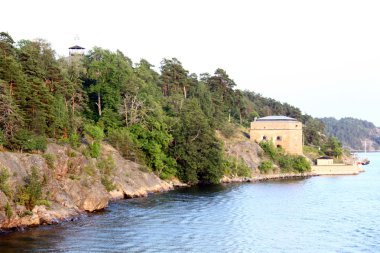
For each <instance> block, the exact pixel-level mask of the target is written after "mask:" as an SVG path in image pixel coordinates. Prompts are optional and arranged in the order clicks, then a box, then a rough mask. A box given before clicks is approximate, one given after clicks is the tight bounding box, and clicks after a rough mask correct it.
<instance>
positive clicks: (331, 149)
mask: <svg viewBox="0 0 380 253" xmlns="http://www.w3.org/2000/svg"><path fill="white" fill-rule="evenodd" d="M322 151H323V152H324V153H325V154H326V155H328V156H333V157H336V158H338V157H340V156H342V154H343V149H342V145H341V143H340V142H339V140H338V139H337V138H335V137H329V139H328V140H327V142H326V143H325V144H324V145H323V146H322Z"/></svg>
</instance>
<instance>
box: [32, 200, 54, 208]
mask: <svg viewBox="0 0 380 253" xmlns="http://www.w3.org/2000/svg"><path fill="white" fill-rule="evenodd" d="M36 205H37V206H46V207H49V208H50V207H51V202H50V201H49V200H46V199H39V200H37V201H36Z"/></svg>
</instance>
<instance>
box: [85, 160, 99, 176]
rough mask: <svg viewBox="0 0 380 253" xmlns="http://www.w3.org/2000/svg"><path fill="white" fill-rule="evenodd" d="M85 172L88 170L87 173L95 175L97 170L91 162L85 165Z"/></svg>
mask: <svg viewBox="0 0 380 253" xmlns="http://www.w3.org/2000/svg"><path fill="white" fill-rule="evenodd" d="M84 172H86V174H87V175H89V176H93V175H95V173H96V171H95V167H94V165H93V164H92V163H89V164H87V165H86V166H84Z"/></svg>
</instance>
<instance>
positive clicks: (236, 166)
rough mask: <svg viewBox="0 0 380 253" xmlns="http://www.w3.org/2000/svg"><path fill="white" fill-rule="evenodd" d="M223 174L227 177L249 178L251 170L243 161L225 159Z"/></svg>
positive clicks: (231, 158)
mask: <svg viewBox="0 0 380 253" xmlns="http://www.w3.org/2000/svg"><path fill="white" fill-rule="evenodd" d="M224 167H225V172H224V174H226V175H229V176H238V177H251V169H250V168H249V167H248V166H247V165H246V164H245V162H244V160H243V159H237V158H235V157H227V159H225V161H224Z"/></svg>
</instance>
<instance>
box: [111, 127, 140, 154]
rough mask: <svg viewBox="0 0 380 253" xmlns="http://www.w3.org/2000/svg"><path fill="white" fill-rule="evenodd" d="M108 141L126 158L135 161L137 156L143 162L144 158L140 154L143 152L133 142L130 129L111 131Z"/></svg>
mask: <svg viewBox="0 0 380 253" xmlns="http://www.w3.org/2000/svg"><path fill="white" fill-rule="evenodd" d="M107 140H108V141H109V143H110V144H111V145H112V146H113V147H114V148H116V149H117V150H118V151H119V152H120V153H121V155H122V156H123V157H124V158H126V159H130V160H135V159H136V156H137V157H138V160H142V157H143V156H142V154H140V152H141V151H139V148H138V146H137V145H136V144H135V142H134V141H133V138H132V137H131V134H130V132H129V131H128V129H126V128H119V129H115V130H110V132H109V133H108V138H107Z"/></svg>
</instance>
